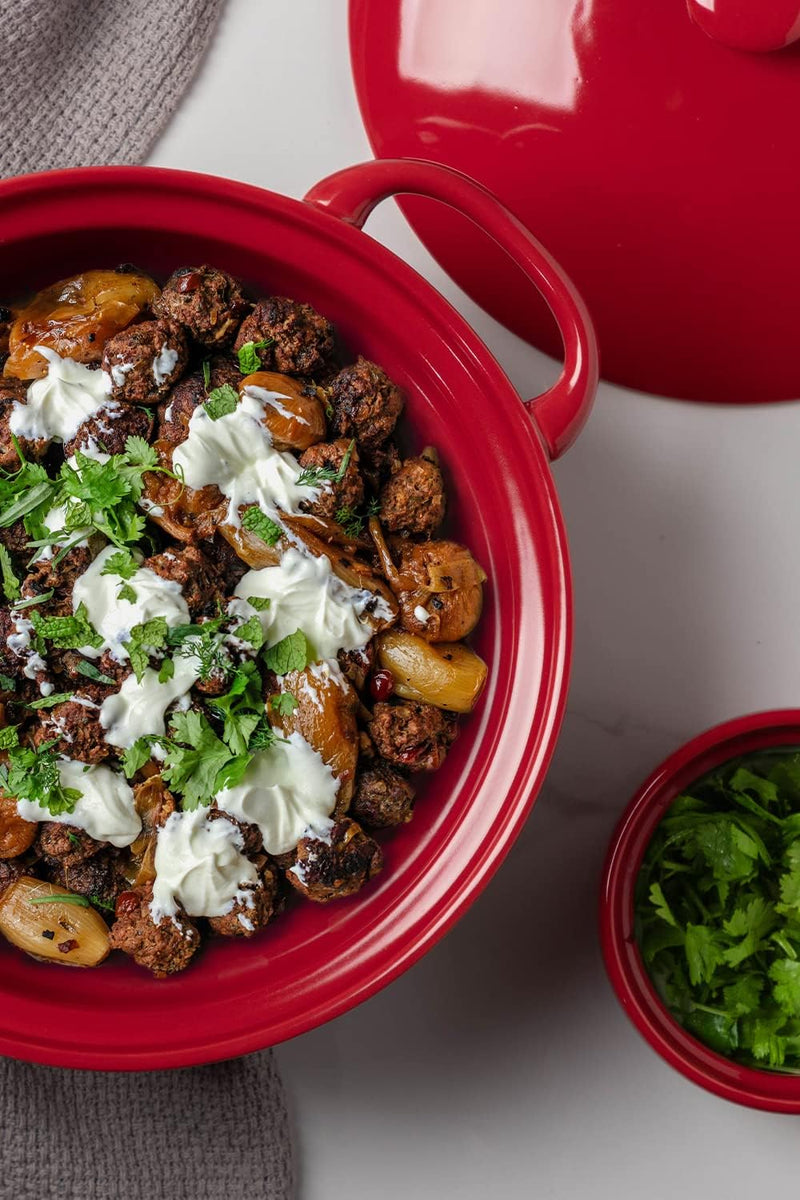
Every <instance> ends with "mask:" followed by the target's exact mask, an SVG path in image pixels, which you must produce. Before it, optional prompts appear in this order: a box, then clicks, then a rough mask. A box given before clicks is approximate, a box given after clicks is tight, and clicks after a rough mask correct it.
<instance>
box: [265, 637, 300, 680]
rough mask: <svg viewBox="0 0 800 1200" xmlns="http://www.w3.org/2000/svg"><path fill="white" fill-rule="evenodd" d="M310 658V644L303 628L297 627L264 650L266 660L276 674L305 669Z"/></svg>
mask: <svg viewBox="0 0 800 1200" xmlns="http://www.w3.org/2000/svg"><path fill="white" fill-rule="evenodd" d="M309 660H310V653H309V645H308V639H307V638H306V635H305V634H304V633H303V631H302V629H296V630H295V631H294V633H289V634H287V635H286V637H285V638H281V640H280V641H279V642H276V643H275V645H274V646H270V647H269V648H268V649H267V650H265V652H264V662H265V663H266V664H267V666H268V667H269V669H270V671H274V672H275V674H276V675H288V673H289V672H290V671H304V670H305V668H306V666H307V665H308V663H309Z"/></svg>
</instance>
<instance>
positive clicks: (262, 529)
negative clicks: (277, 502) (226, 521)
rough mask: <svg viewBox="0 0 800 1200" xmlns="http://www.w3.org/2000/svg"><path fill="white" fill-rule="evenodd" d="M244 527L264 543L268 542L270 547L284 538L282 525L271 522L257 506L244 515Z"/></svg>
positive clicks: (247, 510) (246, 511)
mask: <svg viewBox="0 0 800 1200" xmlns="http://www.w3.org/2000/svg"><path fill="white" fill-rule="evenodd" d="M242 527H243V528H244V529H249V531H250V533H254V534H255V535H256V537H260V538H261V540H262V542H266V543H267V545H268V546H274V545H275V543H276V542H277V541H279V539H280V538H281V537H282V536H283V530H282V529H281V527H280V525H278V524H277V522H275V521H273V520H271V519H270V518H269V517H268V516H267V514H266V513H263V512H262V511H261V509H260V508H258V506H257V505H255V504H254V505H253V507H252V508H248V509H246V510H245V512H244V513H243V514H242Z"/></svg>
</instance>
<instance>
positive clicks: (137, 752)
mask: <svg viewBox="0 0 800 1200" xmlns="http://www.w3.org/2000/svg"><path fill="white" fill-rule="evenodd" d="M153 740H154V739H153V738H152V737H149V736H148V737H140V738H137V739H136V741H135V742H134V743H133V745H132V746H129V747H128V749H127V750H126V751H125V752H124V754H123V755H122V769H123V771H124V772H125V775H126V776H127V778H128V779H130V778H131V777H132V776H133V775H135V774H136V772H137V771H140V770H141V769H142V767H143V766H144V764H145V763H146V762H149V761H150V758H151V748H152V745H153ZM155 740H156V741H157V740H158V739H157V738H156V739H155Z"/></svg>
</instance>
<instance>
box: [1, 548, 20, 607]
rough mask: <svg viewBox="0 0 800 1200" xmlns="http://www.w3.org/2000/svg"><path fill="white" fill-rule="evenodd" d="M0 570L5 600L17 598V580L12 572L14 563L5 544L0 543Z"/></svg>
mask: <svg viewBox="0 0 800 1200" xmlns="http://www.w3.org/2000/svg"><path fill="white" fill-rule="evenodd" d="M0 572H2V577H3V594H4V595H5V598H6V600H17V599H18V598H19V580H18V579H17V577H16V575H15V574H14V564H13V563H12V561H11V555H10V554H9V553H8V550H6V548H5V546H3V545H1V544H0Z"/></svg>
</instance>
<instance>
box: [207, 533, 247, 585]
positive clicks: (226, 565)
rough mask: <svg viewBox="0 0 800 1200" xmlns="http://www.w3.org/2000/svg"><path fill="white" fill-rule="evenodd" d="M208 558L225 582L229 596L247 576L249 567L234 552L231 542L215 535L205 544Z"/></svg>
mask: <svg viewBox="0 0 800 1200" xmlns="http://www.w3.org/2000/svg"><path fill="white" fill-rule="evenodd" d="M203 550H204V551H205V555H206V558H208V559H209V560H210V561H211V562H212V563H213V564H214V566H215V567H216V568H217V571H218V572H219V574H220V577H221V578H222V579H224V580H225V586H226V589H227V593H228V595H230V594H231V593H232V592H233V590H234V588H235V587H236V585H237V583H239V581H240V580H241V579H243V578H244V576H245V575H246V574H247V572H248V570H249V567H248V566H247V563H246V562H244V561H243V560H242V559H241V558H239V555H238V554H237V553H236V551H235V550H234V548H233V546H232V545H231V544H230V542H226V541H225V538H224V537H220V535H219V534H215V535H214V537H213V538H212V539H211V540H210V541H207V542H204V544H203Z"/></svg>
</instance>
